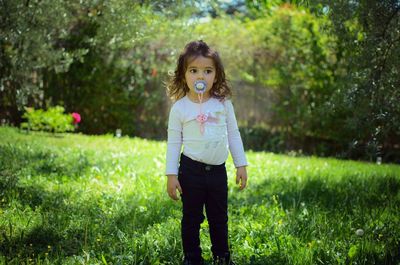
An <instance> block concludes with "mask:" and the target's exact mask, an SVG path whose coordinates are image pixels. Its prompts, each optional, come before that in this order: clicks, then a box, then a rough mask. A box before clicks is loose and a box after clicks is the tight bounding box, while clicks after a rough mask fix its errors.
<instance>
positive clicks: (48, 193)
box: [0, 127, 400, 265]
mask: <svg viewBox="0 0 400 265" xmlns="http://www.w3.org/2000/svg"><path fill="white" fill-rule="evenodd" d="M0 138H1V139H2V141H1V142H0V178H1V180H2V181H1V182H0V264H18V265H19V264H63V265H65V264H151V265H154V264H181V253H182V249H181V242H180V219H181V205H180V203H179V202H178V203H175V202H173V201H172V200H171V199H169V197H168V196H167V194H166V192H165V187H166V179H165V176H164V171H165V167H164V164H165V148H166V143H165V142H160V141H158V142H155V141H149V140H145V139H141V138H128V137H122V138H115V137H113V136H112V135H103V136H84V135H80V134H58V135H57V136H54V135H53V134H50V133H40V132H39V133H38V132H33V133H30V134H26V133H25V132H20V131H18V130H17V129H15V128H11V127H0ZM160 150H164V151H161V152H160ZM247 157H248V160H249V163H250V164H251V165H252V166H251V167H249V176H251V178H250V179H249V186H248V188H247V189H246V190H244V191H242V192H240V191H239V190H238V187H236V186H235V184H234V173H235V169H234V166H233V163H232V161H231V159H229V161H228V163H227V168H228V175H229V180H228V181H229V207H230V208H229V227H230V242H231V248H232V253H233V257H234V259H235V261H236V262H237V264H259V265H288V264H298V265H307V264H310V265H311V264H339V265H340V264H343V265H344V264H398V263H399V262H400V229H399V227H400V217H399V214H398V213H399V211H400V168H399V166H398V165H389V164H386V165H376V164H375V163H366V162H352V161H342V160H336V159H332V158H330V159H328V158H317V157H303V158H298V157H291V156H286V155H277V154H273V153H265V152H247ZM201 229H202V237H201V242H202V246H203V249H204V256H205V258H206V259H207V260H208V261H210V260H211V252H210V239H209V237H208V224H207V222H205V223H203V224H202V227H201Z"/></svg>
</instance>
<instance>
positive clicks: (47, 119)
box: [21, 106, 75, 133]
mask: <svg viewBox="0 0 400 265" xmlns="http://www.w3.org/2000/svg"><path fill="white" fill-rule="evenodd" d="M25 110H26V112H25V113H24V115H23V116H22V117H23V118H25V119H27V120H28V121H27V122H24V123H21V128H22V129H27V130H32V131H47V132H53V133H62V132H67V131H73V130H74V129H75V127H74V125H73V121H74V119H73V117H72V115H70V114H64V108H63V107H61V106H55V107H50V108H49V109H48V110H47V111H45V110H42V109H37V110H35V109H34V108H25Z"/></svg>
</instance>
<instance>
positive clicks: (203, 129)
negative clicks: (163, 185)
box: [166, 41, 247, 265]
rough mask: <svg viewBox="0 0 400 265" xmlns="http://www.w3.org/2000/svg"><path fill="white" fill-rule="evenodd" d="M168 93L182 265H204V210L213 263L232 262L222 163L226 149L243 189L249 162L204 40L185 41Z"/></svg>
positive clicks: (171, 189) (220, 73) (172, 190)
mask: <svg viewBox="0 0 400 265" xmlns="http://www.w3.org/2000/svg"><path fill="white" fill-rule="evenodd" d="M167 91H168V94H169V96H170V97H171V98H172V99H173V100H175V103H174V105H173V106H172V108H171V112H170V115H169V122H168V146H167V158H166V160H167V161H166V175H167V176H168V183H167V191H168V194H169V196H170V197H171V198H172V199H174V200H178V196H177V192H176V190H178V191H179V193H180V195H181V198H182V204H183V218H182V222H181V232H182V244H183V251H184V261H183V264H186V265H189V264H203V259H202V256H201V248H200V237H199V232H200V224H201V223H202V222H203V221H204V214H203V208H204V206H205V210H206V214H207V220H208V223H209V228H210V239H211V243H212V248H211V251H212V253H213V257H214V263H215V264H233V262H232V261H231V259H230V252H229V247H228V211H227V209H228V205H227V197H228V187H227V173H226V168H225V161H226V159H227V157H228V154H229V150H230V152H231V155H232V158H233V161H234V164H235V167H236V170H237V172H236V183H237V184H240V189H244V188H245V187H246V182H247V172H246V166H247V161H246V157H245V153H244V149H243V143H242V139H241V137H240V133H239V129H238V126H237V122H236V117H235V112H234V109H233V106H232V103H231V101H230V100H229V97H230V96H231V89H230V87H229V86H228V84H227V82H226V80H225V72H224V67H223V65H222V62H221V59H220V57H219V55H218V53H217V52H216V51H214V50H212V49H211V48H210V47H209V46H208V45H207V44H206V43H205V42H203V41H193V42H190V43H188V44H187V45H186V47H185V49H184V51H183V52H182V54H181V55H180V56H179V59H178V63H177V68H176V70H175V73H174V75H173V76H172V78H171V80H170V82H169V83H168V85H167ZM182 145H183V151H182V154H181V147H182ZM228 149H229V150H228Z"/></svg>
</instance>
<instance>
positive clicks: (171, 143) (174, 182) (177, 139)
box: [166, 104, 182, 200]
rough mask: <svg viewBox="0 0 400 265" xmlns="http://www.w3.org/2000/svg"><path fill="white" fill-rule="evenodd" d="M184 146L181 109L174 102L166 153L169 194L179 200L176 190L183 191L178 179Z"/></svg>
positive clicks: (169, 122) (170, 115)
mask: <svg viewBox="0 0 400 265" xmlns="http://www.w3.org/2000/svg"><path fill="white" fill-rule="evenodd" d="M181 148H182V122H181V119H180V115H179V111H178V108H177V106H176V104H174V105H173V106H172V108H171V111H170V114H169V120H168V142H167V155H166V175H167V176H168V180H167V192H168V195H169V196H170V197H171V198H172V199H174V200H178V196H177V194H176V190H177V189H178V190H179V192H180V193H182V189H181V186H180V184H179V181H178V177H177V175H178V163H179V155H180V152H181Z"/></svg>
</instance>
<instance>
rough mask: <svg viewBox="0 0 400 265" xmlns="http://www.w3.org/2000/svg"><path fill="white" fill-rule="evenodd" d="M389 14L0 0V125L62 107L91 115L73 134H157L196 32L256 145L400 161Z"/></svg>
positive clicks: (304, 5)
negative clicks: (170, 84)
mask: <svg viewBox="0 0 400 265" xmlns="http://www.w3.org/2000/svg"><path fill="white" fill-rule="evenodd" d="M398 10H399V4H398V2H396V1H391V0H385V1H347V2H346V1H339V2H338V1H325V0H313V1H306V0H296V1H286V0H273V1H264V0H259V1H233V2H232V3H228V2H226V1H216V2H212V3H211V4H210V5H209V6H207V5H204V4H202V3H198V2H190V1H189V2H187V1H184V2H182V1H178V2H173V1H139V2H137V1H130V0H122V1H98V0H90V1H78V0H72V1H62V0H52V1H50V0H43V1H38V0H31V1H20V0H19V1H3V2H2V8H1V10H0V13H1V23H0V31H1V36H2V37H3V38H1V39H0V59H1V60H0V62H1V63H0V106H1V111H0V119H1V120H3V119H4V121H5V123H8V121H9V122H10V123H13V124H16V125H18V124H19V123H20V122H21V115H22V114H23V113H22V110H23V109H24V107H32V108H44V107H45V106H47V105H49V104H51V105H63V106H65V108H66V111H68V112H72V110H73V111H79V112H80V113H82V115H84V116H85V118H86V120H87V121H90V122H85V123H84V124H82V126H80V127H79V130H80V131H81V132H85V133H90V134H103V133H110V132H114V131H115V130H116V129H122V133H123V134H127V135H131V136H141V137H150V138H157V139H165V136H166V133H165V132H166V131H165V127H166V123H167V121H166V120H167V116H168V110H169V106H170V102H169V100H168V99H167V98H166V95H165V89H164V82H165V81H167V79H168V77H169V72H171V71H173V70H174V68H175V62H176V59H177V55H178V53H179V52H180V51H181V49H182V48H183V46H184V45H185V44H186V43H187V42H188V41H190V40H193V39H204V40H205V41H206V42H208V43H209V44H211V45H212V46H213V47H215V48H216V49H217V50H218V51H219V52H220V54H221V57H222V60H223V62H224V65H225V68H226V72H227V77H228V78H229V80H230V81H231V84H232V86H233V88H234V98H233V101H234V103H235V104H236V103H237V105H238V106H240V108H237V117H238V120H239V123H240V124H242V125H243V126H246V127H247V128H245V132H246V133H249V134H248V136H249V138H250V139H251V141H252V142H253V143H257V142H261V144H260V145H259V147H258V149H260V147H261V146H264V147H266V148H268V149H267V150H274V151H281V152H285V151H291V150H296V149H302V150H306V149H308V150H311V153H313V154H323V155H333V156H338V157H347V158H348V157H352V158H362V159H367V160H375V159H376V158H377V157H378V156H379V157H380V156H382V157H383V160H384V161H399V157H400V147H399V146H400V143H399V139H400V132H399V128H400V124H399V121H400V107H399V104H398V102H399V101H400V94H399V92H398V89H397V88H398V87H399V86H400V83H399V82H400V81H399V76H400V75H399V73H398V69H399V67H398V58H399V52H400V49H399V47H400V45H399V42H398V39H399V31H398V30H397V28H398V27H399V23H400V13H399V12H398ZM204 16H207V17H204ZM252 127H254V129H253V128H252ZM259 128H267V129H266V130H267V131H266V132H265V133H263V134H262V133H261V131H260V130H259ZM255 132H256V133H255ZM268 135H273V137H272V138H268ZM257 137H259V138H258V140H257V139H256V138H257ZM265 141H267V142H265ZM282 141H283V143H282ZM255 145H256V144H255ZM311 145H312V146H311ZM252 148H253V147H252ZM321 150H322V151H321Z"/></svg>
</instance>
